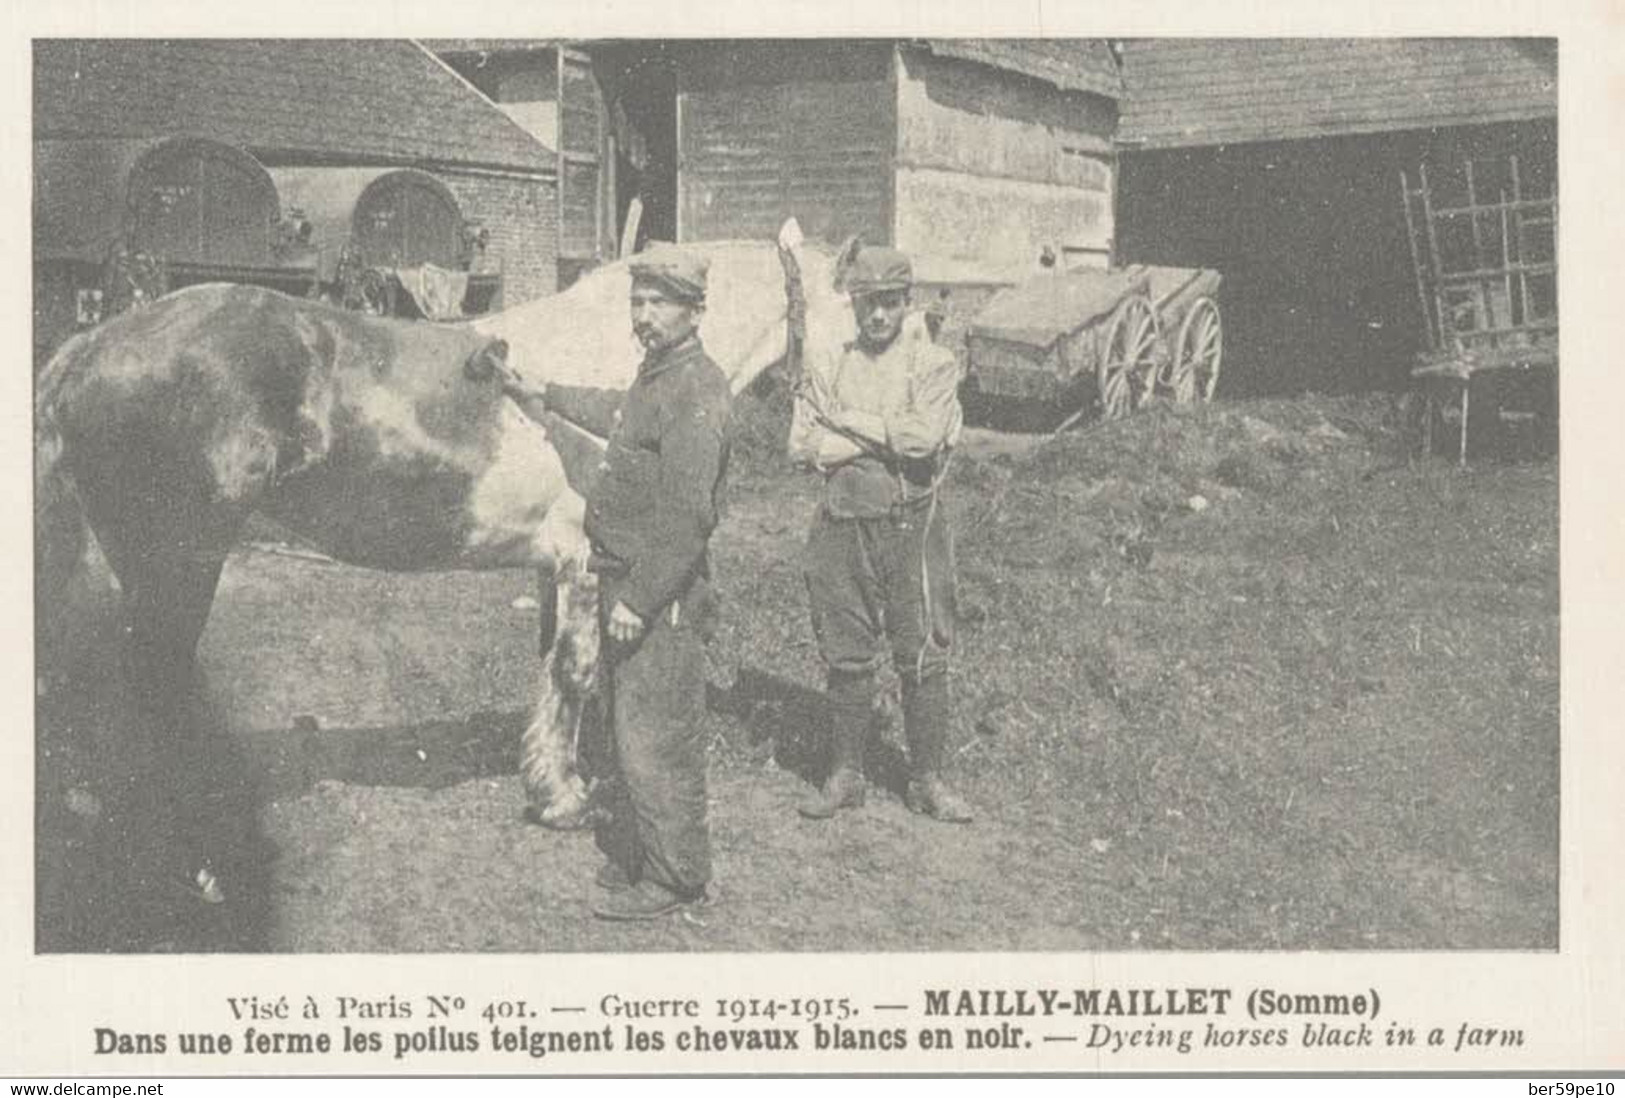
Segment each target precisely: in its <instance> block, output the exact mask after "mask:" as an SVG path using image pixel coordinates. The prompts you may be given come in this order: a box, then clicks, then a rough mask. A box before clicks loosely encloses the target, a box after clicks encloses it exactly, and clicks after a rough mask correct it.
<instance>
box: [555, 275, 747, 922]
mask: <svg viewBox="0 0 1625 1098" xmlns="http://www.w3.org/2000/svg"><path fill="white" fill-rule="evenodd" d="M631 266H632V294H631V312H632V331H633V334H634V335H636V336H637V338H638V340H639V341H640V342H641V343H642V344H643V346H644V349H645V355H644V359H643V362H642V364H641V366H640V367H639V368H638V376H637V378H636V379H635V380H634V381H633V382H632V387H631V388H630V389H629V390H628V391H627V393H626V396H625V398H624V400H621V401H619V402H615V401H606V400H605V396H606V394H604V393H602V392H597V391H591V390H572V389H570V388H569V387H563V386H554V385H549V386H547V387H546V389H545V393H544V395H543V397H542V402H543V403H544V404H545V406H546V410H548V411H553V412H558V413H559V414H561V415H562V416H563V417H564V418H566V419H571V420H574V421H575V422H577V423H580V424H582V425H584V426H587V427H589V428H597V429H599V430H602V428H601V427H600V421H602V420H604V419H609V422H610V423H611V424H612V425H613V427H612V429H611V430H610V432H609V449H608V452H607V453H606V454H605V455H604V459H603V462H602V463H601V464H600V465H599V466H598V469H597V471H596V474H595V475H594V476H593V477H592V482H591V485H590V487H588V489H587V491H586V493H585V494H586V497H587V516H586V529H587V536H588V538H589V539H590V540H591V542H592V547H593V561H592V565H591V567H592V568H593V570H594V571H595V572H597V573H598V577H599V607H600V609H599V614H600V624H601V626H602V629H603V635H604V650H603V651H604V656H605V658H606V662H605V667H604V670H605V676H606V697H607V698H608V700H609V709H610V712H609V714H608V716H609V724H610V726H611V728H612V730H613V737H612V738H613V744H612V748H613V754H614V757H615V762H616V770H617V771H618V779H619V780H618V781H617V782H615V783H612V784H613V786H614V788H615V793H614V795H613V797H612V799H611V811H610V816H611V819H610V821H609V822H608V824H607V826H606V827H604V828H602V829H601V830H600V835H599V838H600V843H601V845H602V846H603V847H604V849H605V852H606V854H607V855H608V857H609V860H608V862H607V863H606V864H605V865H604V866H603V867H602V868H600V869H599V871H598V874H597V877H596V883H597V885H598V886H599V887H600V888H601V889H603V890H604V895H603V896H602V897H601V898H600V899H599V901H598V902H597V903H596V904H595V905H594V908H593V910H594V912H595V913H596V914H597V915H599V916H600V917H602V918H606V919H619V920H632V919H653V918H658V917H660V916H662V915H665V914H668V913H669V912H672V911H675V910H678V909H679V908H681V907H683V906H685V905H687V904H691V903H694V902H697V901H700V900H703V899H704V898H705V895H706V887H707V885H708V884H709V883H710V880H711V845H710V833H709V830H708V828H707V825H706V790H705V767H706V753H705V741H704V739H703V732H702V728H701V721H702V718H703V716H704V713H705V664H704V651H703V648H702V643H703V639H704V638H703V637H702V632H703V631H704V630H705V628H706V626H707V624H708V621H709V619H710V617H711V606H712V601H711V591H710V572H709V567H708V562H707V556H706V545H707V542H708V540H709V539H710V536H711V531H712V530H714V529H715V528H716V524H717V519H718V514H719V507H720V503H721V494H722V486H723V481H724V477H725V474H726V470H727V465H728V441H727V430H728V419H729V415H730V413H731V405H732V396H731V392H730V390H729V387H728V378H727V375H725V374H724V373H723V372H722V370H721V369H720V368H719V367H718V366H717V364H716V363H715V362H713V361H711V359H710V357H709V356H708V355H707V354H706V353H705V348H704V347H703V346H702V345H701V343H700V337H699V323H700V318H701V316H702V315H703V314H704V312H705V290H706V273H707V261H706V260H705V259H704V258H703V257H700V256H695V255H693V254H691V253H688V252H685V251H683V250H682V249H679V248H676V247H674V246H670V245H664V246H659V247H656V248H655V249H652V250H650V251H648V252H644V253H641V254H639V255H638V256H636V257H635V258H634V259H633V260H632V264H631ZM535 396H536V394H530V397H531V398H532V399H533V398H534V397H535ZM614 403H618V404H619V408H618V410H614V411H613V417H612V418H611V417H610V416H606V415H605V414H604V413H605V412H607V411H610V410H611V409H610V405H612V404H614ZM532 407H533V408H534V407H535V405H534V404H532ZM533 414H534V413H533Z"/></svg>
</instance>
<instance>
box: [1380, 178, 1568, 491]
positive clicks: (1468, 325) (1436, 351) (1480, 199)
mask: <svg viewBox="0 0 1625 1098" xmlns="http://www.w3.org/2000/svg"><path fill="white" fill-rule="evenodd" d="M1531 174H1533V175H1534V178H1528V177H1529V176H1530V175H1531ZM1400 187H1401V191H1402V194H1403V199H1404V203H1405V224H1406V227H1407V229H1408V231H1409V237H1410V249H1411V260H1412V264H1413V266H1414V267H1415V270H1416V291H1417V295H1418V297H1419V298H1420V303H1421V307H1422V315H1423V316H1424V318H1425V319H1426V330H1427V350H1426V351H1424V352H1423V354H1422V355H1421V356H1420V357H1419V360H1418V362H1417V364H1416V366H1415V368H1414V369H1413V370H1412V371H1411V376H1412V378H1413V379H1414V380H1415V381H1416V382H1417V384H1419V385H1420V386H1421V389H1422V392H1423V395H1424V419H1423V432H1422V439H1423V447H1424V449H1425V451H1426V452H1428V453H1432V451H1433V445H1434V435H1435V432H1436V429H1437V426H1438V425H1439V424H1440V423H1441V422H1442V421H1443V420H1444V418H1445V413H1446V411H1447V410H1448V413H1449V415H1450V416H1452V417H1453V418H1455V419H1456V420H1457V424H1458V436H1457V439H1456V452H1457V457H1458V460H1459V461H1460V462H1462V463H1463V464H1465V463H1466V461H1467V436H1468V424H1469V423H1470V422H1473V421H1475V420H1477V421H1480V422H1484V421H1488V420H1491V419H1494V420H1497V421H1498V420H1499V419H1500V418H1501V413H1502V407H1501V404H1500V401H1499V399H1498V396H1499V394H1498V392H1497V389H1505V388H1506V386H1505V385H1501V386H1498V387H1491V391H1490V392H1488V393H1481V400H1480V407H1479V408H1478V409H1477V410H1476V412H1477V414H1475V409H1474V407H1473V400H1472V396H1473V389H1474V381H1475V379H1477V378H1480V377H1481V376H1483V375H1490V376H1492V377H1494V378H1495V379H1497V380H1498V381H1501V382H1505V381H1507V380H1509V379H1510V377H1511V376H1513V375H1535V376H1537V377H1539V378H1542V379H1544V380H1549V381H1552V382H1555V380H1556V370H1557V343H1558V324H1557V186H1556V179H1555V175H1551V174H1550V173H1530V172H1528V170H1527V169H1523V170H1520V165H1519V163H1518V158H1517V157H1516V156H1508V157H1506V158H1504V159H1500V160H1496V161H1474V160H1466V161H1463V162H1462V163H1461V164H1459V165H1455V166H1449V167H1446V168H1439V167H1435V169H1434V171H1433V172H1432V173H1431V175H1430V173H1429V171H1428V168H1427V166H1426V165H1423V166H1421V167H1420V168H1418V169H1417V171H1416V174H1415V177H1414V179H1413V177H1412V176H1411V174H1410V173H1407V172H1401V173H1400ZM1479 385H1480V388H1481V389H1482V388H1483V387H1484V384H1483V382H1482V381H1480V382H1479ZM1521 414H1523V415H1525V416H1528V415H1535V414H1538V413H1534V412H1523V413H1521Z"/></svg>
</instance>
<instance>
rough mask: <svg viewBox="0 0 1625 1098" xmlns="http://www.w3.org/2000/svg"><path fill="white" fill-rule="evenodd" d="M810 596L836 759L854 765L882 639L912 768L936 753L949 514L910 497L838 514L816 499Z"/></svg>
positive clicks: (943, 685)
mask: <svg viewBox="0 0 1625 1098" xmlns="http://www.w3.org/2000/svg"><path fill="white" fill-rule="evenodd" d="M806 576H807V595H808V602H809V604H810V605H811V608H812V621H813V631H814V633H815V634H816V635H817V638H818V651H819V655H820V656H821V657H822V658H823V661H824V665H825V667H826V668H827V669H828V672H829V691H830V702H831V707H832V710H833V712H834V720H835V725H836V727H835V729H834V733H835V737H836V742H835V745H834V746H835V765H836V766H837V767H839V766H842V765H852V764H854V763H856V761H857V756H859V755H861V745H860V744H858V743H854V742H850V741H851V738H852V737H853V736H855V735H857V734H859V732H860V731H861V730H862V729H863V728H865V727H866V725H867V722H866V720H865V719H864V715H865V714H866V713H867V711H868V708H869V706H870V704H871V703H872V701H873V697H874V683H875V678H874V675H875V671H876V670H877V669H878V668H879V665H880V662H881V661H882V660H883V659H885V657H886V652H887V649H888V648H889V649H890V653H891V657H892V661H893V666H894V667H895V668H896V669H897V674H898V677H899V678H900V679H901V680H902V684H903V722H904V731H905V734H906V736H907V739H908V746H909V762H910V763H911V765H912V767H913V769H914V771H915V773H916V774H917V775H924V774H929V773H933V772H935V771H936V770H937V769H938V768H939V767H940V765H941V762H942V749H943V742H944V740H945V739H946V736H947V725H948V681H947V670H948V653H949V650H950V648H951V646H952V644H953V636H954V610H955V606H954V560H953V542H952V537H951V535H950V533H949V530H948V521H947V516H946V515H945V514H944V513H943V509H942V508H941V507H940V506H939V507H937V508H936V509H935V511H934V512H933V511H931V510H930V509H928V508H927V507H924V506H918V507H915V508H912V509H910V510H907V511H902V512H900V513H898V514H896V515H890V516H883V517H879V518H836V517H834V516H832V515H830V514H829V513H828V512H827V511H825V510H824V509H823V508H820V509H819V511H818V514H817V516H816V517H815V518H814V519H813V527H812V532H811V534H810V535H809V536H808V538H807V556H806Z"/></svg>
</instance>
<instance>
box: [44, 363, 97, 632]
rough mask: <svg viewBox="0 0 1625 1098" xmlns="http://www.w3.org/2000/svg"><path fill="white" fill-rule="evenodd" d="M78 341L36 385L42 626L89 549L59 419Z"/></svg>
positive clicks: (87, 531) (86, 527)
mask: <svg viewBox="0 0 1625 1098" xmlns="http://www.w3.org/2000/svg"><path fill="white" fill-rule="evenodd" d="M78 342H79V339H78V337H75V339H73V340H71V341H69V343H68V344H67V345H66V346H64V347H63V348H62V349H61V350H59V351H58V352H57V353H56V354H55V355H54V356H53V357H52V359H51V361H50V364H49V365H47V366H46V368H45V369H44V371H43V372H42V373H41V374H40V376H39V379H38V381H37V382H36V385H35V395H34V595H35V610H36V618H37V620H38V622H39V624H40V625H44V624H46V622H45V620H44V619H46V618H48V617H51V616H54V615H56V614H57V613H60V612H61V610H62V609H63V603H64V600H65V598H66V596H67V594H68V591H69V587H70V585H71V584H72V582H73V581H74V579H75V577H76V576H78V575H79V574H80V572H81V571H82V570H83V568H84V563H85V560H86V556H87V553H88V551H89V547H90V537H91V535H90V527H89V524H88V522H87V521H86V516H85V511H84V507H83V505H82V504H81V502H80V499H79V493H78V492H77V491H76V490H75V488H74V484H73V478H72V476H71V475H70V473H69V472H68V469H67V462H66V460H65V459H66V457H67V443H66V440H65V439H64V437H63V434H62V428H61V424H60V421H59V418H58V417H59V415H60V412H61V408H60V406H59V405H60V400H61V397H62V393H63V390H64V388H65V382H66V375H67V373H68V367H69V365H70V363H71V361H72V358H73V357H74V356H73V352H74V349H75V346H76V345H77V343H78ZM37 635H43V634H39V633H38V632H37Z"/></svg>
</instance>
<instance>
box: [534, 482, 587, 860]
mask: <svg viewBox="0 0 1625 1098" xmlns="http://www.w3.org/2000/svg"><path fill="white" fill-rule="evenodd" d="M570 502H571V503H574V504H577V505H579V498H575V499H573V500H571V501H570ZM580 520H581V515H580V513H579V506H570V505H569V504H566V505H563V506H560V507H559V508H558V509H557V510H556V511H555V513H552V514H549V516H548V519H547V522H546V523H544V525H543V529H542V531H541V532H540V533H539V534H538V544H539V546H540V547H541V549H542V555H543V556H544V557H545V558H546V559H549V560H552V561H553V562H554V570H553V571H552V572H551V573H550V579H549V581H548V582H545V583H544V584H543V591H542V602H543V606H544V609H543V612H542V614H543V625H544V630H545V629H546V627H547V625H548V618H549V613H550V611H551V615H552V617H553V622H552V629H551V632H552V633H553V636H552V639H551V643H550V644H548V645H547V651H546V652H545V654H544V655H543V657H542V663H541V669H540V675H539V679H540V681H539V684H538V686H537V692H536V708H535V711H534V712H533V713H532V715H531V721H530V724H529V726H528V727H527V728H526V729H525V734H524V737H523V739H522V740H521V742H520V774H521V776H522V778H523V780H524V786H525V794H526V797H527V798H528V799H529V801H530V805H529V808H528V809H527V812H526V814H527V815H528V816H529V817H530V818H531V819H532V820H534V821H535V822H537V823H540V824H543V825H545V826H547V827H553V828H559V829H572V828H579V827H583V826H585V825H586V824H587V823H588V822H589V813H588V805H589V796H588V788H587V783H586V782H585V781H584V780H582V777H581V774H580V770H579V768H578V766H577V749H578V747H579V743H580V736H581V722H582V719H583V717H584V716H585V714H586V713H587V711H588V709H589V708H590V707H591V706H592V705H593V703H594V702H595V700H596V693H597V688H598V642H599V637H598V580H597V577H596V576H594V575H592V573H590V572H588V571H587V555H588V547H587V541H586V535H585V533H583V532H582V530H581V526H580ZM549 588H551V590H549ZM544 639H545V637H544Z"/></svg>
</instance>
